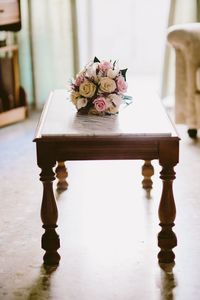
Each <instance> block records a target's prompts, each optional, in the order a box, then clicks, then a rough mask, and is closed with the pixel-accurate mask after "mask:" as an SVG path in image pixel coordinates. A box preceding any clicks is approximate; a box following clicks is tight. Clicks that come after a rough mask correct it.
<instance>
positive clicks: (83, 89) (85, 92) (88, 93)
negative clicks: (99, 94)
mask: <svg viewBox="0 0 200 300" xmlns="http://www.w3.org/2000/svg"><path fill="white" fill-rule="evenodd" d="M95 92H96V85H95V84H94V83H93V82H91V81H89V80H84V81H83V83H81V85H80V87H79V93H80V95H81V96H83V97H85V98H91V97H92V96H94V94H95Z"/></svg>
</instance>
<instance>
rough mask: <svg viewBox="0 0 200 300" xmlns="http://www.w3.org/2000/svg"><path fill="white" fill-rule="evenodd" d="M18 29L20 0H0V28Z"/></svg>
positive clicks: (7, 29)
mask: <svg viewBox="0 0 200 300" xmlns="http://www.w3.org/2000/svg"><path fill="white" fill-rule="evenodd" d="M20 29H21V14H20V1H19V0H0V30H5V31H18V30H20Z"/></svg>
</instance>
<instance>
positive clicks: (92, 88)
mask: <svg viewBox="0 0 200 300" xmlns="http://www.w3.org/2000/svg"><path fill="white" fill-rule="evenodd" d="M126 71H127V69H124V70H120V69H119V67H118V64H117V62H116V61H114V62H112V61H100V60H99V59H98V58H97V57H95V58H94V60H93V61H92V62H90V63H89V64H88V65H86V66H85V68H84V69H83V70H82V71H80V72H79V73H78V74H77V75H76V78H75V79H74V80H72V81H71V84H70V98H71V101H72V103H73V104H74V105H75V106H76V109H77V111H78V112H80V113H83V114H95V115H105V114H116V113H118V109H119V106H120V104H121V103H122V100H123V98H124V93H125V92H126V91H127V83H126Z"/></svg>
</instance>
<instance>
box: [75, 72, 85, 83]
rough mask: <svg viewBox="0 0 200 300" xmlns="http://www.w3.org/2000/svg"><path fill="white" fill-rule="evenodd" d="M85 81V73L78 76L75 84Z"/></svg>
mask: <svg viewBox="0 0 200 300" xmlns="http://www.w3.org/2000/svg"><path fill="white" fill-rule="evenodd" d="M83 81H84V75H83V74H80V75H78V76H77V77H76V79H75V82H74V84H75V85H76V86H79V85H80V84H81V83H82V82H83Z"/></svg>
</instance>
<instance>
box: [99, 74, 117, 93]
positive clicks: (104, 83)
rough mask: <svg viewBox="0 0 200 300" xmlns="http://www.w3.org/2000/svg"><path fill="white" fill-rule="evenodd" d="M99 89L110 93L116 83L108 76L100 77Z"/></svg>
mask: <svg viewBox="0 0 200 300" xmlns="http://www.w3.org/2000/svg"><path fill="white" fill-rule="evenodd" d="M100 89H101V90H102V91H103V92H105V93H112V92H114V90H115V89H116V83H115V81H114V80H113V79H111V78H109V77H102V78H101V79H100Z"/></svg>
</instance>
